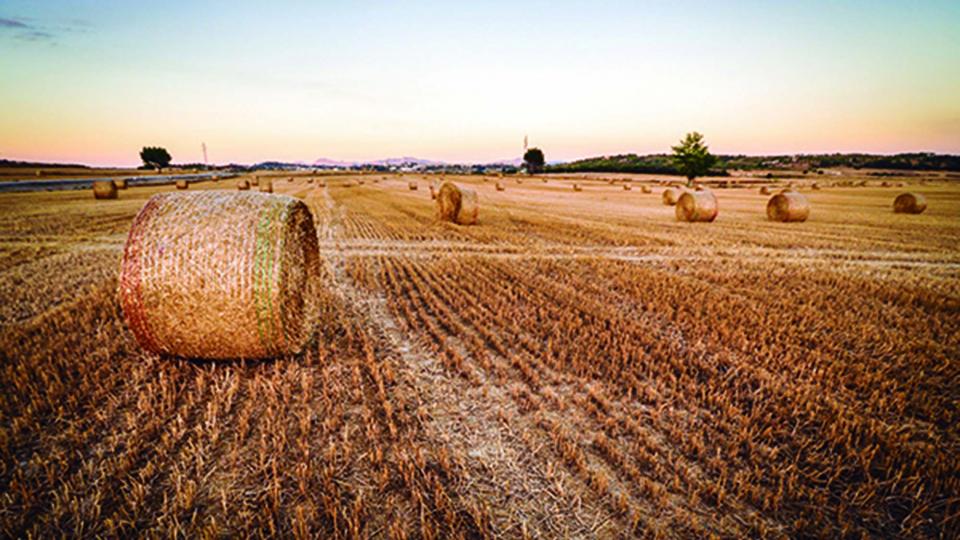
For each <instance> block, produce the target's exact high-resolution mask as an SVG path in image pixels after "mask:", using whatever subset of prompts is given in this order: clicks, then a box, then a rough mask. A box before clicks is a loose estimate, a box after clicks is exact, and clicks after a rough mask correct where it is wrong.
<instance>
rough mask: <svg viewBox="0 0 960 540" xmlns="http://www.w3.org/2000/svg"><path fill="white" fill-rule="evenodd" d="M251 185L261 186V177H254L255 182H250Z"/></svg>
mask: <svg viewBox="0 0 960 540" xmlns="http://www.w3.org/2000/svg"><path fill="white" fill-rule="evenodd" d="M250 184H252V185H254V186H258V185H260V177H259V176H254V177H253V181H252V182H250Z"/></svg>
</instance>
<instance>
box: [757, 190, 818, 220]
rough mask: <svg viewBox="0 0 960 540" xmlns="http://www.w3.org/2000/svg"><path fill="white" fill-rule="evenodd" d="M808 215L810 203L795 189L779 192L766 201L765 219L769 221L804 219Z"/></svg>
mask: <svg viewBox="0 0 960 540" xmlns="http://www.w3.org/2000/svg"><path fill="white" fill-rule="evenodd" d="M809 216H810V203H809V202H808V201H807V198H806V197H804V196H803V195H802V194H801V193H797V192H796V191H788V192H785V193H779V194H777V195H774V196H773V197H770V200H769V201H768V202H767V219H769V220H770V221H780V222H783V223H787V222H793V221H806V220H807V218H808V217H809Z"/></svg>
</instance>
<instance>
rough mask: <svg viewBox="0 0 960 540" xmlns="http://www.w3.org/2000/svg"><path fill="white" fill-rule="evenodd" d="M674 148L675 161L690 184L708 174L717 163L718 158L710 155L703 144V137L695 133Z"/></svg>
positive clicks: (689, 134)
mask: <svg viewBox="0 0 960 540" xmlns="http://www.w3.org/2000/svg"><path fill="white" fill-rule="evenodd" d="M672 148H673V161H674V163H675V164H676V166H677V168H678V169H680V172H681V173H682V174H683V175H684V176H686V177H687V181H688V182H693V179H694V178H696V177H698V176H703V175H705V174H707V171H709V170H710V167H713V164H714V163H716V162H717V158H716V156H714V155H713V154H711V153H710V150H709V149H708V148H707V145H706V144H704V143H703V135H701V134H699V133H697V132H696V131H694V132H693V133H687V136H686V137H684V138H683V140H681V141H680V144H678V145H677V146H674V147H672Z"/></svg>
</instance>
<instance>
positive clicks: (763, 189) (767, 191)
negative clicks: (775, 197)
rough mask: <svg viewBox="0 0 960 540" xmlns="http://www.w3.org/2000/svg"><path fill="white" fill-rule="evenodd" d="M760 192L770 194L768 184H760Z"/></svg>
mask: <svg viewBox="0 0 960 540" xmlns="http://www.w3.org/2000/svg"><path fill="white" fill-rule="evenodd" d="M760 194H761V195H769V194H770V186H762V187H761V188H760Z"/></svg>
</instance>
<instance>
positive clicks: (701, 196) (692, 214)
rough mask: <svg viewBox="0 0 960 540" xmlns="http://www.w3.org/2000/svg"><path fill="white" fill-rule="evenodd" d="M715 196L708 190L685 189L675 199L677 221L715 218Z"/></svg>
mask: <svg viewBox="0 0 960 540" xmlns="http://www.w3.org/2000/svg"><path fill="white" fill-rule="evenodd" d="M718 211H719V206H718V205H717V197H716V196H715V195H714V194H713V192H712V191H710V190H707V189H705V190H703V191H685V192H683V194H681V195H680V198H679V199H677V210H676V215H677V221H705V222H710V221H713V220H714V219H717V213H718Z"/></svg>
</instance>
